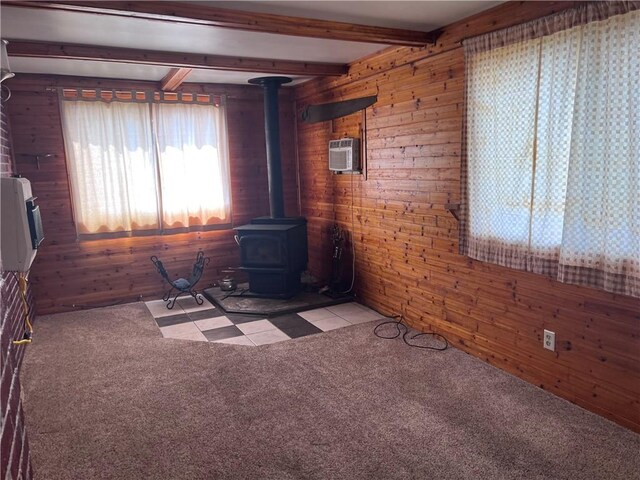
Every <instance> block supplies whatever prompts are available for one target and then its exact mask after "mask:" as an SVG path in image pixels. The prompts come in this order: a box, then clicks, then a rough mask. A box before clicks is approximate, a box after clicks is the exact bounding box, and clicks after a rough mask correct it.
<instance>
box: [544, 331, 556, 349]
mask: <svg viewBox="0 0 640 480" xmlns="http://www.w3.org/2000/svg"><path fill="white" fill-rule="evenodd" d="M542 345H543V346H544V348H546V349H547V350H551V351H552V352H555V351H556V334H555V332H552V331H550V330H545V331H544V337H543V338H542Z"/></svg>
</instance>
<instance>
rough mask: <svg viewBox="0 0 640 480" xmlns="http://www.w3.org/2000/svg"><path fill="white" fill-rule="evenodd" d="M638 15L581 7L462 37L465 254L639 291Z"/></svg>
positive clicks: (615, 289)
mask: <svg viewBox="0 0 640 480" xmlns="http://www.w3.org/2000/svg"><path fill="white" fill-rule="evenodd" d="M621 8H622V9H625V8H626V9H628V10H629V11H620V9H621ZM635 8H637V4H634V3H628V4H625V5H622V6H621V5H620V4H615V5H611V6H609V5H607V4H605V5H601V4H595V5H593V4H587V5H586V6H584V7H582V9H581V10H571V11H568V12H565V13H562V14H559V15H555V16H553V17H548V18H545V19H541V20H540V21H536V22H530V23H528V24H524V25H521V26H518V27H514V28H511V29H508V30H506V31H502V32H495V33H492V34H489V35H486V36H483V37H479V38H476V39H472V40H470V41H468V42H465V57H466V68H467V73H466V76H467V90H466V100H467V101H466V109H467V113H466V119H465V150H466V151H465V155H464V156H463V157H464V159H463V163H464V165H463V199H465V202H464V205H463V207H462V219H461V220H462V221H461V251H462V253H464V254H467V255H469V256H471V257H473V258H477V259H480V260H484V261H490V262H494V263H499V264H501V265H505V266H509V267H513V268H520V269H525V270H529V271H533V272H538V273H544V274H549V275H553V276H555V277H556V278H558V279H559V280H561V281H565V282H570V283H578V284H583V285H589V286H594V287H598V288H602V289H605V290H608V291H612V292H617V293H622V294H626V295H632V296H640V213H639V212H638V199H639V198H640V140H639V139H640V95H639V94H638V92H640V55H639V54H638V45H640V11H638V10H635Z"/></svg>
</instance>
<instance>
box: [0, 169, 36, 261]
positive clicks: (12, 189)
mask: <svg viewBox="0 0 640 480" xmlns="http://www.w3.org/2000/svg"><path fill="white" fill-rule="evenodd" d="M0 180H1V183H0V196H1V199H2V205H1V207H0V242H1V243H0V245H1V247H2V248H1V250H2V257H1V259H2V264H1V265H0V266H1V267H2V270H3V271H5V272H27V271H28V270H29V268H30V267H31V263H32V262H33V259H34V258H35V256H36V249H37V248H38V246H40V243H42V240H44V234H43V232H42V220H41V218H40V207H38V206H37V205H36V203H35V201H36V198H35V197H33V196H32V195H31V183H30V182H29V180H27V179H26V178H19V177H3V178H1V179H0Z"/></svg>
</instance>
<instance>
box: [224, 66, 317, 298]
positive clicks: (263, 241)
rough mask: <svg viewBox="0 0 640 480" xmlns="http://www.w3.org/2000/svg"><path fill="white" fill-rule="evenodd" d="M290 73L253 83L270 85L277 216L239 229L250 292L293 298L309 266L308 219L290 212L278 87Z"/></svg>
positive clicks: (271, 174) (267, 114)
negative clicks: (284, 190) (286, 212)
mask: <svg viewBox="0 0 640 480" xmlns="http://www.w3.org/2000/svg"><path fill="white" fill-rule="evenodd" d="M290 81H291V79H290V78H287V77H260V78H254V79H251V80H249V83H252V84H254V85H261V86H262V87H263V89H264V119H265V137H266V147H267V167H268V168H267V173H268V178H269V208H270V213H271V216H269V217H259V218H254V219H253V220H251V223H249V224H248V225H242V226H240V227H237V228H236V229H235V230H236V231H237V232H238V244H239V245H240V258H241V264H240V265H241V266H240V269H241V270H243V271H245V272H247V273H248V275H249V291H250V294H253V295H258V296H264V297H273V298H290V297H292V296H293V295H295V294H296V293H298V292H299V291H300V274H301V273H302V272H303V271H304V270H306V268H307V220H306V219H305V218H304V217H285V216H284V199H283V194H282V167H281V161H280V122H279V112H278V110H279V109H278V89H279V88H280V85H282V84H284V83H289V82H290Z"/></svg>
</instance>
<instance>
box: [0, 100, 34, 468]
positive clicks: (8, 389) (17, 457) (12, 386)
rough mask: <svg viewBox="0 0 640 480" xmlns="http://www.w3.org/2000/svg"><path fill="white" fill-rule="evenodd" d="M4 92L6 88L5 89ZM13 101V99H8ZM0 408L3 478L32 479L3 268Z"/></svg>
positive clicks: (1, 168) (16, 301)
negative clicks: (0, 415) (0, 416)
mask: <svg viewBox="0 0 640 480" xmlns="http://www.w3.org/2000/svg"><path fill="white" fill-rule="evenodd" d="M2 94H3V96H4V95H5V92H4V91H3V92H2ZM9 101H10V100H9ZM2 103H3V104H2V109H1V111H0V130H1V132H0V133H1V137H2V138H1V140H2V143H1V147H0V176H2V177H6V176H8V175H11V174H12V173H13V162H12V157H11V142H10V135H9V125H8V120H7V116H6V109H5V107H6V105H4V102H2ZM0 294H1V300H0V318H1V323H0V352H1V356H2V363H1V364H0V368H1V369H2V370H1V372H0V375H1V376H0V406H1V407H2V408H1V409H0V412H1V414H2V432H1V433H0V480H8V479H11V480H15V479H24V480H27V479H31V478H32V477H33V471H32V468H31V457H30V453H29V442H28V441H27V433H26V430H25V421H24V412H23V410H22V395H21V388H20V376H19V373H20V366H21V365H22V359H23V357H24V352H25V350H26V349H27V348H29V346H28V344H25V345H13V343H12V342H11V341H12V340H13V339H19V338H21V337H22V334H23V332H24V325H23V309H22V301H21V300H20V293H19V290H18V282H17V279H16V277H14V275H13V274H12V273H9V272H0ZM27 298H28V300H29V305H30V307H29V308H30V310H31V312H30V315H31V318H32V319H33V313H34V312H33V307H32V306H33V297H32V295H31V292H30V291H29V292H28V297H27Z"/></svg>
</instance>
